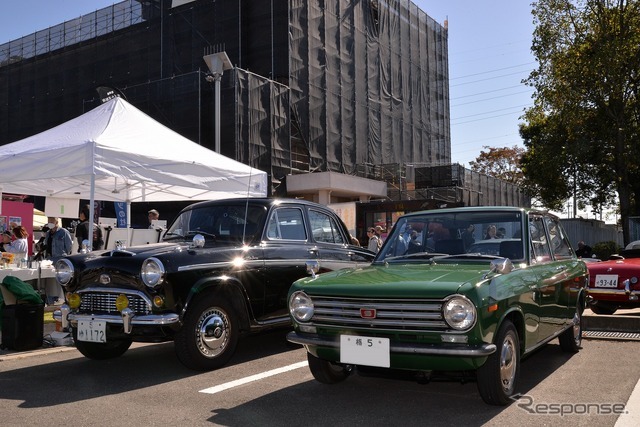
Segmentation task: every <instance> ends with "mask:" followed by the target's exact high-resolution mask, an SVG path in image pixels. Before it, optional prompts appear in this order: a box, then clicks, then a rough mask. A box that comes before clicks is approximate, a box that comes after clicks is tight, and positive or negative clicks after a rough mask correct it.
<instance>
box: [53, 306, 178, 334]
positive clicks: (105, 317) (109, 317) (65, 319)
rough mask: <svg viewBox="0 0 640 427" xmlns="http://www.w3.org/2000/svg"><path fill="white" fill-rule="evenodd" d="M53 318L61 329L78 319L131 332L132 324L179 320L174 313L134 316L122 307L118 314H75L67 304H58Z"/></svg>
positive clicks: (167, 323) (130, 311) (169, 322)
mask: <svg viewBox="0 0 640 427" xmlns="http://www.w3.org/2000/svg"><path fill="white" fill-rule="evenodd" d="M53 318H54V319H55V320H56V321H57V322H61V323H62V329H64V330H66V329H67V328H68V327H69V325H74V326H75V325H77V324H78V320H99V321H100V320H102V321H104V322H106V323H107V324H110V323H111V324H119V325H123V328H124V332H125V333H127V334H130V333H131V329H132V327H133V326H138V325H140V326H166V325H173V324H175V323H179V322H180V316H179V315H177V314H175V313H167V314H146V315H144V316H136V315H135V313H133V310H131V309H128V308H126V309H124V310H122V312H121V313H120V315H114V314H93V315H91V314H76V313H72V312H71V308H69V306H68V305H67V304H63V305H61V306H60V310H56V311H54V312H53Z"/></svg>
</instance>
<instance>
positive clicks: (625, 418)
mask: <svg viewBox="0 0 640 427" xmlns="http://www.w3.org/2000/svg"><path fill="white" fill-rule="evenodd" d="M625 410H626V412H625V413H624V414H622V415H620V417H618V421H616V425H615V427H635V426H638V425H640V380H638V382H637V383H636V386H635V388H634V389H633V391H632V392H631V396H629V400H627V404H626V405H625Z"/></svg>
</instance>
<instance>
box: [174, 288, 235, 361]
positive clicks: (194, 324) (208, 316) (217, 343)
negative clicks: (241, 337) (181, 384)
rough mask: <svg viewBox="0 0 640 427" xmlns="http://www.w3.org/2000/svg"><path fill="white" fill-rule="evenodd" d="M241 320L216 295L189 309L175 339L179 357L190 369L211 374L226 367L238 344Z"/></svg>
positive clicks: (201, 300)
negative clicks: (210, 372)
mask: <svg viewBox="0 0 640 427" xmlns="http://www.w3.org/2000/svg"><path fill="white" fill-rule="evenodd" d="M238 333H239V329H238V317H237V316H236V314H235V311H234V309H233V307H232V306H231V304H229V302H228V301H227V300H225V299H220V298H216V297H215V295H214V294H209V295H205V296H203V297H202V298H201V299H199V300H198V301H196V302H194V303H193V306H192V307H189V309H188V310H187V313H186V315H185V318H184V325H183V326H182V329H181V330H180V332H178V334H176V338H175V350H176V355H177V356H178V359H179V360H180V362H182V363H183V364H184V365H185V366H186V367H188V368H190V369H195V370H198V371H210V370H212V369H217V368H220V367H221V366H224V365H225V364H226V363H227V362H228V361H229V359H230V358H231V356H233V353H234V352H235V349H236V345H237V344H238Z"/></svg>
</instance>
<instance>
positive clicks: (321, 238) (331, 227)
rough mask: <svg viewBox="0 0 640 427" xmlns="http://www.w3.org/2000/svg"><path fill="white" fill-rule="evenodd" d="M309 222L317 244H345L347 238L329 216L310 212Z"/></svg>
mask: <svg viewBox="0 0 640 427" xmlns="http://www.w3.org/2000/svg"><path fill="white" fill-rule="evenodd" d="M309 221H310V222H311V232H312V233H313V240H315V241H316V242H325V243H339V244H342V243H345V237H344V236H343V235H342V233H340V228H339V227H338V224H336V222H335V220H334V219H333V218H331V217H330V216H329V215H327V214H325V213H322V212H318V211H314V210H310V211H309Z"/></svg>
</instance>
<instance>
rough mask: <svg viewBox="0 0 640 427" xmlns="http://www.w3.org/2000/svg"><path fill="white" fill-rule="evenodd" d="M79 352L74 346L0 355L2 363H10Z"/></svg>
mask: <svg viewBox="0 0 640 427" xmlns="http://www.w3.org/2000/svg"><path fill="white" fill-rule="evenodd" d="M72 350H73V351H77V349H76V348H75V347H72V346H61V347H51V348H45V349H36V350H32V351H22V352H16V353H10V354H3V355H0V362H5V361H6V362H8V361H10V360H18V359H26V358H28V357H34V356H46V355H49V354H55V353H66V352H67V351H72Z"/></svg>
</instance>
